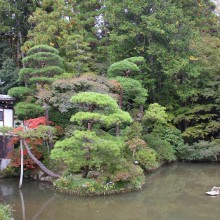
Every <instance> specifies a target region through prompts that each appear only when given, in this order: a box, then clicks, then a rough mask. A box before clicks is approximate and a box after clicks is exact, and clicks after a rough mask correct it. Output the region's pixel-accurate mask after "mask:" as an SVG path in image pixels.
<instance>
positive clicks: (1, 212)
mask: <svg viewBox="0 0 220 220" xmlns="http://www.w3.org/2000/svg"><path fill="white" fill-rule="evenodd" d="M11 218H12V207H11V206H10V205H4V204H0V219H2V220H11Z"/></svg>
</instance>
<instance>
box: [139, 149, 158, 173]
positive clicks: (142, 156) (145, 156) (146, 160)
mask: <svg viewBox="0 0 220 220" xmlns="http://www.w3.org/2000/svg"><path fill="white" fill-rule="evenodd" d="M135 160H136V161H138V163H140V165H141V166H142V167H143V168H144V169H145V170H153V169H156V168H158V167H159V164H158V163H157V161H156V160H157V153H156V151H155V150H153V149H150V148H148V149H144V150H139V151H138V152H137V153H136V154H135Z"/></svg>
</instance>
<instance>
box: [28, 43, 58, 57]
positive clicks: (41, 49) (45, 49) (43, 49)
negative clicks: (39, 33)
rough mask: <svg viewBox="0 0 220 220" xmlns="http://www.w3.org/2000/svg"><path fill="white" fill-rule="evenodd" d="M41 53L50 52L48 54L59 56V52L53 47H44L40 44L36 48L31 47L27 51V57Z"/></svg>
mask: <svg viewBox="0 0 220 220" xmlns="http://www.w3.org/2000/svg"><path fill="white" fill-rule="evenodd" d="M39 52H48V53H53V54H57V55H58V54H59V51H58V50H57V49H55V48H53V47H51V46H48V45H44V44H38V45H36V46H34V47H31V48H30V49H29V50H28V51H27V56H30V55H33V54H36V53H39Z"/></svg>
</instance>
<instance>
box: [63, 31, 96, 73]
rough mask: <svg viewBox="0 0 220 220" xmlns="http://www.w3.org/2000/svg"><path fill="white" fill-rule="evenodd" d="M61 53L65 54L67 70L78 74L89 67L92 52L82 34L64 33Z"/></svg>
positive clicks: (87, 70) (86, 70) (88, 69)
mask: <svg viewBox="0 0 220 220" xmlns="http://www.w3.org/2000/svg"><path fill="white" fill-rule="evenodd" d="M60 50H61V54H62V53H63V55H64V56H65V60H66V66H67V70H69V71H71V72H73V73H74V75H77V76H79V75H80V74H82V73H85V72H89V71H90V69H91V66H92V64H91V61H92V54H91V52H90V51H91V48H90V47H89V43H87V42H85V39H84V37H83V36H82V35H79V34H72V35H64V38H63V42H62V46H61V48H60Z"/></svg>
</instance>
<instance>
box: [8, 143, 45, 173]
mask: <svg viewBox="0 0 220 220" xmlns="http://www.w3.org/2000/svg"><path fill="white" fill-rule="evenodd" d="M31 152H32V153H33V154H34V156H35V157H36V158H37V159H38V160H40V159H41V158H42V156H43V155H42V153H41V152H40V151H39V150H38V149H37V148H36V147H33V148H32V149H31ZM20 154H21V152H20V150H18V149H15V150H13V151H12V152H10V153H9V154H8V158H10V159H11V166H12V167H20V166H21V157H20ZM23 155H24V170H27V169H34V168H36V164H35V163H34V161H33V160H32V159H31V158H30V157H29V156H28V154H27V151H26V150H24V151H23Z"/></svg>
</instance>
